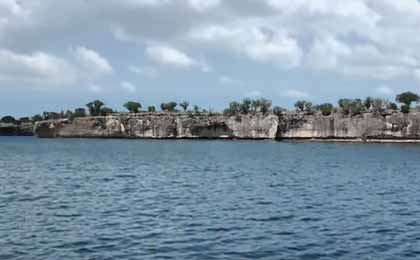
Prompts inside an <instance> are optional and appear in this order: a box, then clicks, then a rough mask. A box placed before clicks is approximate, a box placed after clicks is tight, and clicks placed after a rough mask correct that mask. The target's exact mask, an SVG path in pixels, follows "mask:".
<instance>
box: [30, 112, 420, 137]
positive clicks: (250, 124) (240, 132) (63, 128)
mask: <svg viewBox="0 0 420 260" xmlns="http://www.w3.org/2000/svg"><path fill="white" fill-rule="evenodd" d="M34 129H35V131H34V132H35V135H36V136H38V137H44V138H54V137H65V138H72V137H79V138H151V139H272V140H274V139H277V140H343V141H344V140H349V141H401V142H402V141H413V142H420V113H419V112H413V113H409V114H403V113H399V112H394V113H390V114H388V115H380V114H375V113H363V114H360V115H356V116H345V115H342V114H340V113H335V114H332V115H330V116H323V115H321V114H316V115H311V114H305V113H297V112H292V113H289V112H287V113H282V114H280V115H275V114H272V113H269V114H261V113H260V114H238V115H223V114H204V113H197V114H195V113H139V114H113V115H110V116H105V117H81V118H76V119H74V120H73V121H69V120H67V119H61V120H52V121H43V122H38V123H36V125H35V128H34Z"/></svg>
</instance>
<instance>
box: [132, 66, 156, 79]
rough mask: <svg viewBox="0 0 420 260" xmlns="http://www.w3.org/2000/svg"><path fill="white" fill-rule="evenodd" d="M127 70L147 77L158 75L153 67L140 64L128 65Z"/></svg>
mask: <svg viewBox="0 0 420 260" xmlns="http://www.w3.org/2000/svg"><path fill="white" fill-rule="evenodd" d="M128 70H129V71H130V72H132V73H134V74H137V75H140V76H144V77H148V78H157V77H158V76H159V73H158V71H157V70H156V69H155V68H153V67H148V66H146V67H140V66H133V65H132V66H129V67H128Z"/></svg>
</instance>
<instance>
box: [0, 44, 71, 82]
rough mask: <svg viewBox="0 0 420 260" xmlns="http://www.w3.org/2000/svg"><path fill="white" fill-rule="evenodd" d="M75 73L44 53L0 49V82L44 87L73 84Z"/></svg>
mask: <svg viewBox="0 0 420 260" xmlns="http://www.w3.org/2000/svg"><path fill="white" fill-rule="evenodd" d="M76 79H77V73H76V71H75V69H74V68H73V67H72V65H71V64H70V63H68V62H67V61H66V60H64V59H62V58H59V57H56V56H54V55H51V54H48V53H44V52H39V51H38V52H34V53H32V54H21V53H16V52H13V51H10V50H5V49H0V81H9V82H21V83H26V84H28V83H30V84H34V85H36V86H38V87H46V86H44V85H64V84H69V83H73V82H74V81H75V80H76Z"/></svg>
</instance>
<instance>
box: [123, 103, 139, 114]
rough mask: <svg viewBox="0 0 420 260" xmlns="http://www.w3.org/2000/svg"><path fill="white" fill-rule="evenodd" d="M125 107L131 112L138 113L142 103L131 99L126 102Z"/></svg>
mask: <svg viewBox="0 0 420 260" xmlns="http://www.w3.org/2000/svg"><path fill="white" fill-rule="evenodd" d="M124 107H125V108H126V109H127V110H128V111H129V112H130V113H138V112H140V109H141V104H140V103H139V102H134V101H129V102H127V103H125V104H124Z"/></svg>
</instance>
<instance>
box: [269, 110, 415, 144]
mask: <svg viewBox="0 0 420 260" xmlns="http://www.w3.org/2000/svg"><path fill="white" fill-rule="evenodd" d="M279 122H280V123H279V130H278V133H277V138H278V139H343V140H345V139H348V140H362V141H381V140H382V141H385V140H389V141H398V140H402V141H404V140H411V141H416V140H419V141H420V113H418V112H417V113H410V114H402V113H390V114H388V115H380V114H375V113H364V114H362V115H357V116H344V115H342V114H338V113H337V114H333V115H331V116H322V115H305V114H299V113H288V114H283V115H282V116H280V120H279Z"/></svg>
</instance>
